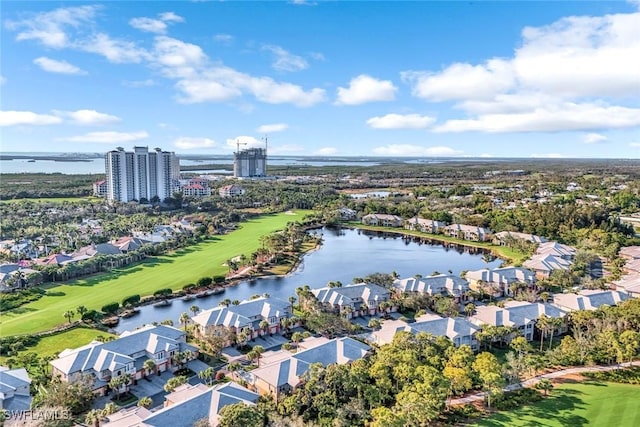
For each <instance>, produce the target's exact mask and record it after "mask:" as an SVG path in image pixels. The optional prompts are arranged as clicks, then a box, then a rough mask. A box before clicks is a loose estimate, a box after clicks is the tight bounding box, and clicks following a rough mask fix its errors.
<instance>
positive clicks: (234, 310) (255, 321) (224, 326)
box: [191, 297, 293, 345]
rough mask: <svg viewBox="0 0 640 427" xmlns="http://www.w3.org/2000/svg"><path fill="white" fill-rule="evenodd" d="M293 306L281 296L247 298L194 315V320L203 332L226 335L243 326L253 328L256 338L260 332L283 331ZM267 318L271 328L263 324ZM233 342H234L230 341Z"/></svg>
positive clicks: (200, 332) (199, 330) (252, 335)
mask: <svg viewBox="0 0 640 427" xmlns="http://www.w3.org/2000/svg"><path fill="white" fill-rule="evenodd" d="M292 316H293V308H292V307H291V303H289V302H288V301H283V300H280V299H277V298H271V297H260V298H256V299H253V300H249V301H243V302H241V303H240V304H238V305H230V306H228V307H226V306H219V307H214V308H212V309H209V310H204V311H202V312H200V313H199V314H197V315H196V316H193V317H192V318H191V320H192V321H193V323H194V324H195V325H196V330H197V333H198V334H200V335H201V336H206V335H210V334H216V335H223V334H225V333H226V332H227V330H229V331H232V332H233V333H238V332H240V331H241V330H243V329H248V330H250V331H251V337H252V338H256V337H258V336H259V335H260V333H269V334H273V333H280V332H281V321H282V319H283V318H287V319H288V318H291V317H292ZM263 321H266V322H267V323H268V324H269V325H268V327H267V330H264V329H263V328H262V326H261V324H262V322H263ZM227 344H228V345H231V343H230V342H229V343H227Z"/></svg>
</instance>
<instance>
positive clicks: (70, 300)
mask: <svg viewBox="0 0 640 427" xmlns="http://www.w3.org/2000/svg"><path fill="white" fill-rule="evenodd" d="M308 212H309V211H296V212H295V215H291V214H286V213H282V214H278V215H266V216H262V217H260V218H257V219H253V220H251V221H247V222H244V223H242V224H240V227H239V228H238V230H235V231H233V232H231V233H229V234H226V235H222V236H215V237H212V238H210V239H208V240H207V241H205V242H202V243H199V244H197V245H194V246H190V247H188V248H184V249H181V250H179V251H176V252H175V253H172V254H170V255H164V256H158V257H150V258H147V259H146V260H145V261H144V262H142V263H138V264H134V265H132V266H129V267H126V268H123V269H118V270H114V271H113V272H111V273H103V274H98V275H95V276H91V277H89V278H86V279H81V280H74V281H72V282H69V283H66V284H57V285H50V286H48V289H47V293H46V294H45V295H44V296H43V297H42V298H40V299H39V300H37V301H34V302H31V303H29V304H25V305H23V306H21V307H19V308H16V309H14V310H11V311H9V312H6V313H3V314H2V316H1V317H0V336H8V335H19V334H29V333H33V332H39V331H46V330H49V329H52V328H54V327H55V326H57V325H60V324H62V323H64V322H65V318H64V317H63V313H64V312H65V311H67V310H75V309H76V308H77V307H78V306H80V305H84V306H85V307H87V308H88V309H95V310H100V308H101V307H102V306H104V305H105V304H108V303H110V302H116V301H117V302H120V301H122V299H123V298H125V297H127V296H129V295H135V294H139V295H141V296H144V295H151V294H153V292H154V291H156V290H158V289H163V288H171V289H174V290H177V289H182V287H183V286H184V285H186V284H188V283H194V282H196V281H197V280H198V279H199V278H201V277H204V276H214V275H224V274H226V273H227V271H228V270H227V267H226V266H225V265H223V264H224V263H225V262H226V260H228V259H230V258H233V257H235V256H238V255H241V254H245V255H246V256H249V255H250V254H251V253H252V252H254V251H255V250H256V249H258V248H259V247H260V236H263V235H266V234H270V233H272V232H274V231H276V230H279V229H282V228H284V226H285V225H286V224H287V222H290V221H295V220H300V219H302V217H303V216H304V215H305V214H307V213H308Z"/></svg>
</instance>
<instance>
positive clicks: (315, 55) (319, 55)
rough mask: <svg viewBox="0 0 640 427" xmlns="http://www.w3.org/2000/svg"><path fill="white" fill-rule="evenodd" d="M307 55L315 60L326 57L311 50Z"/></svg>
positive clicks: (322, 59)
mask: <svg viewBox="0 0 640 427" xmlns="http://www.w3.org/2000/svg"><path fill="white" fill-rule="evenodd" d="M309 56H310V57H311V58H312V59H314V60H316V61H324V60H325V59H326V58H325V57H324V55H323V54H322V53H320V52H311V53H309Z"/></svg>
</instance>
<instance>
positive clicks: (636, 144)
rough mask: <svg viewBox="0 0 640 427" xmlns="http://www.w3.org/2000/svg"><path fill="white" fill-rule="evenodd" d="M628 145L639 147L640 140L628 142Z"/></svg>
mask: <svg viewBox="0 0 640 427" xmlns="http://www.w3.org/2000/svg"><path fill="white" fill-rule="evenodd" d="M629 147H631V148H640V142H630V143H629Z"/></svg>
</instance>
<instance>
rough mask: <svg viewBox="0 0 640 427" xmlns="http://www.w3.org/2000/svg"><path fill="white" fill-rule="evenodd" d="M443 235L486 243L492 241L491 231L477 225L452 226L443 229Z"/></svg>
mask: <svg viewBox="0 0 640 427" xmlns="http://www.w3.org/2000/svg"><path fill="white" fill-rule="evenodd" d="M442 230H443V233H444V234H446V235H447V236H450V237H455V238H456V239H462V240H471V241H474V242H486V241H488V240H490V239H491V231H490V230H489V229H487V228H483V227H477V226H475V225H465V224H451V225H447V226H446V227H443V228H442Z"/></svg>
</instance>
